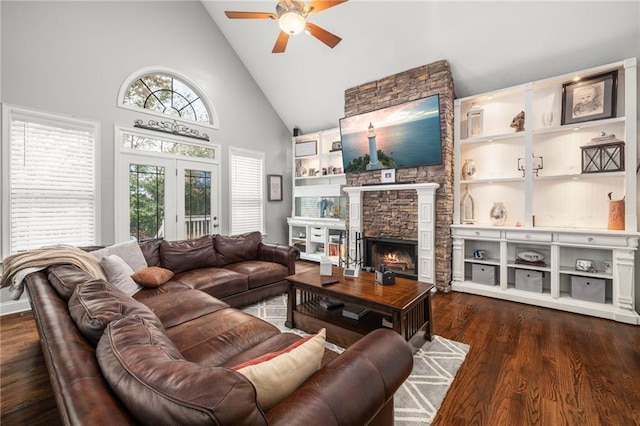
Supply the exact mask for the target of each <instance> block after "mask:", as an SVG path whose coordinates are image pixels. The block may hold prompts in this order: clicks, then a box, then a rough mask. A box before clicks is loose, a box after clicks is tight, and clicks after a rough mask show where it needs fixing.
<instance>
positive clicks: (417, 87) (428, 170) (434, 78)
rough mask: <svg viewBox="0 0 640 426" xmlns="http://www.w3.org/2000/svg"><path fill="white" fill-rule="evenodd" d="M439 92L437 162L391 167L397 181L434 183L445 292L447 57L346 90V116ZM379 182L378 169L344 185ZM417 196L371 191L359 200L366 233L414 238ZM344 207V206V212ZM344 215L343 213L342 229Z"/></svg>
mask: <svg viewBox="0 0 640 426" xmlns="http://www.w3.org/2000/svg"><path fill="white" fill-rule="evenodd" d="M436 94H438V95H440V132H441V136H442V164H441V165H437V166H421V167H412V168H401V169H397V170H396V183H401V182H434V183H438V184H440V187H439V188H438V190H437V191H436V243H435V251H436V253H435V256H436V265H435V269H436V286H437V287H438V290H441V291H449V289H450V283H451V257H452V240H451V229H450V227H449V226H450V225H451V224H452V223H453V176H454V175H453V173H454V172H453V101H454V97H455V96H454V91H453V78H452V76H451V72H450V70H449V64H448V62H447V61H444V60H442V61H438V62H434V63H432V64H429V65H424V66H421V67H417V68H414V69H411V70H408V71H404V72H401V73H398V74H394V75H391V76H388V77H385V78H383V79H380V80H377V81H372V82H369V83H365V84H362V85H360V86H356V87H352V88H350V89H347V90H346V91H345V96H344V98H345V103H344V104H345V106H344V109H345V116H346V117H351V116H353V115H358V114H363V113H366V112H369V111H373V110H376V109H380V108H386V107H389V106H393V105H398V104H402V103H404V102H409V101H413V100H415V99H420V98H425V97H427V96H431V95H436ZM372 183H380V171H379V170H378V171H368V172H362V173H349V174H347V186H362V185H363V184H372ZM417 204H418V197H417V194H416V191H414V190H406V191H405V190H401V191H372V192H366V193H364V196H363V200H362V209H363V215H362V216H363V223H362V225H363V227H362V229H363V233H364V236H367V237H369V236H370V237H374V236H376V237H382V238H401V239H407V240H417V239H418V207H417ZM348 211H349V209H348V208H347V212H348ZM348 222H349V218H348V217H347V229H349V227H348Z"/></svg>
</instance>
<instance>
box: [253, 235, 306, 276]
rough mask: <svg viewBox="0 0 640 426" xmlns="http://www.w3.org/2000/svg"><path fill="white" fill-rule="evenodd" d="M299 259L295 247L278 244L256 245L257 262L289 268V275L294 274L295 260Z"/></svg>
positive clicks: (298, 252)
mask: <svg viewBox="0 0 640 426" xmlns="http://www.w3.org/2000/svg"><path fill="white" fill-rule="evenodd" d="M298 259H300V250H298V248H297V247H292V246H284V245H279V244H270V243H260V244H259V245H258V260H262V261H265V262H275V263H279V264H281V265H284V266H286V267H287V268H289V274H290V275H293V274H295V273H296V260H298Z"/></svg>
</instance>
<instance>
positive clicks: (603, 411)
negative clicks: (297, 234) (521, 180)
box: [0, 265, 640, 426]
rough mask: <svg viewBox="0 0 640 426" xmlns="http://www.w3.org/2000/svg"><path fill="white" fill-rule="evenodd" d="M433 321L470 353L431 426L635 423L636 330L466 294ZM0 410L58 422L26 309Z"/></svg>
mask: <svg viewBox="0 0 640 426" xmlns="http://www.w3.org/2000/svg"><path fill="white" fill-rule="evenodd" d="M301 267H304V265H301ZM433 318H434V325H433V330H434V333H435V334H437V335H440V336H443V337H446V338H448V339H453V340H457V341H460V342H464V343H467V344H468V345H470V347H471V349H470V351H469V354H468V355H467V359H466V360H465V362H464V364H463V365H462V367H461V368H460V370H459V372H458V374H457V376H456V378H455V380H454V382H453V384H452V386H451V389H450V390H449V392H448V394H447V396H446V398H445V400H444V402H443V405H442V407H441V408H440V410H439V412H438V414H437V417H436V419H435V421H434V423H433V425H434V426H451V425H465V426H466V425H488V426H502V425H508V426H515V425H544V426H556V425H571V426H573V425H580V426H587V425H588V426H597V425H603V426H604V425H607V426H627V425H640V326H631V325H626V324H620V323H617V322H614V321H609V320H603V319H598V318H591V317H588V316H583V315H576V314H570V313H565V312H559V311H554V310H550V309H544V308H538V307H533V306H528V305H523V304H518V303H512V302H506V301H500V300H495V299H490V298H485V297H480V296H473V295H468V294H463V293H449V294H442V293H437V294H436V295H435V297H434V299H433ZM0 407H1V415H0V424H2V425H3V426H10V425H26V424H29V425H41V424H42V425H45V424H46V425H56V424H60V420H59V419H58V416H57V410H56V406H55V400H54V398H53V396H52V394H51V387H50V384H49V377H48V373H47V369H46V366H45V365H44V359H43V358H42V354H41V351H40V345H39V341H38V333H37V331H36V327H35V322H34V320H33V317H32V316H31V314H30V313H26V314H22V315H8V316H3V317H2V318H0Z"/></svg>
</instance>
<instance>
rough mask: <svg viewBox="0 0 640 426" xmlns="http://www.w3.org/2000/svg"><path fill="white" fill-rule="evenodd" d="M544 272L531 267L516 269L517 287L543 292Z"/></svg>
mask: <svg viewBox="0 0 640 426" xmlns="http://www.w3.org/2000/svg"><path fill="white" fill-rule="evenodd" d="M542 277H543V275H542V272H540V271H532V270H531V269H516V288H517V289H518V290H525V291H533V292H535V293H542Z"/></svg>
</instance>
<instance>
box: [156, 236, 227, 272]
mask: <svg viewBox="0 0 640 426" xmlns="http://www.w3.org/2000/svg"><path fill="white" fill-rule="evenodd" d="M160 255H161V258H162V267H163V268H166V269H169V270H171V271H173V272H174V273H176V274H177V273H180V272H183V271H190V270H193V269H199V268H208V267H212V266H214V267H215V266H218V262H217V258H216V254H215V251H214V250H213V237H212V236H211V235H205V236H204V237H200V238H198V239H195V240H182V241H166V240H165V241H162V244H161V245H160Z"/></svg>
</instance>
